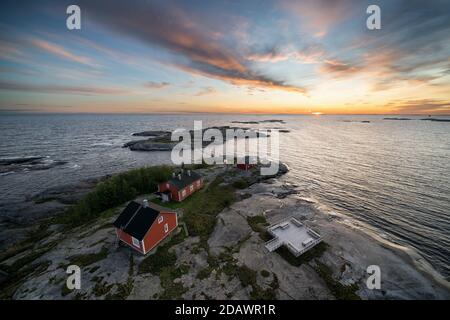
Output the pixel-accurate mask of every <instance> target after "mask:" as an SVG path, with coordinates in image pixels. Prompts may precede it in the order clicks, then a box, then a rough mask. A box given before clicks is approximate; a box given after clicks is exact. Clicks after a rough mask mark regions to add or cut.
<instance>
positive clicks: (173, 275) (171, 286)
mask: <svg viewBox="0 0 450 320" xmlns="http://www.w3.org/2000/svg"><path fill="white" fill-rule="evenodd" d="M188 271H189V266H187V265H181V266H179V267H177V268H176V267H175V266H171V267H169V268H165V269H164V270H162V272H161V274H160V275H159V279H160V280H161V287H163V288H164V291H163V292H162V293H161V296H160V297H159V298H160V299H179V298H181V295H182V294H183V293H185V292H186V291H187V288H185V287H184V286H183V284H182V283H181V282H178V283H175V282H174V280H175V279H177V278H180V277H181V276H182V275H183V274H186V273H187V272H188Z"/></svg>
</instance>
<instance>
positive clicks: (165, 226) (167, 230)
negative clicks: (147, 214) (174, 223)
mask: <svg viewBox="0 0 450 320" xmlns="http://www.w3.org/2000/svg"><path fill="white" fill-rule="evenodd" d="M164 232H165V233H167V232H169V224H168V223H166V224H165V225H164Z"/></svg>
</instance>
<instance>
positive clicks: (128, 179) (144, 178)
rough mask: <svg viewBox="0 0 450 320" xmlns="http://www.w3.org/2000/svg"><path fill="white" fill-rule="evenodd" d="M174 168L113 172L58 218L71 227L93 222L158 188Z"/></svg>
mask: <svg viewBox="0 0 450 320" xmlns="http://www.w3.org/2000/svg"><path fill="white" fill-rule="evenodd" d="M172 170H173V169H172V168H171V167H169V166H154V167H147V168H141V169H134V170H130V171H127V172H124V173H121V174H118V175H115V176H112V177H111V178H108V179H106V180H105V181H103V182H100V183H99V184H98V185H97V186H96V187H95V188H94V190H92V191H91V192H89V193H88V194H87V195H86V196H85V197H84V198H83V199H82V200H80V201H79V202H78V203H77V204H76V205H74V206H72V207H70V208H69V209H68V210H67V211H66V212H65V213H64V214H63V215H61V216H60V217H58V218H56V221H55V222H57V223H58V222H59V223H64V224H66V225H68V226H70V227H74V226H79V225H82V224H83V223H86V222H89V221H91V220H93V219H95V218H97V217H99V215H100V214H101V213H102V212H104V211H105V210H108V209H110V208H113V207H116V206H118V205H120V204H122V203H124V202H127V201H130V200H132V199H133V198H135V197H136V196H137V195H139V194H146V193H152V192H155V191H156V190H157V186H158V183H160V182H163V181H165V180H167V179H168V178H169V177H170V175H171V172H172Z"/></svg>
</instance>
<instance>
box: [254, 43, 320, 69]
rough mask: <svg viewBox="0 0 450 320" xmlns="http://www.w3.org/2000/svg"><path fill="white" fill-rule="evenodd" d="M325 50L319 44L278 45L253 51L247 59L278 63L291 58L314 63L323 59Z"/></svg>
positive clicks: (300, 61)
mask: <svg viewBox="0 0 450 320" xmlns="http://www.w3.org/2000/svg"><path fill="white" fill-rule="evenodd" d="M324 56H325V52H324V51H323V50H322V48H321V47H320V46H318V45H312V44H311V45H307V46H304V47H303V48H301V49H299V50H298V49H295V48H290V47H289V46H288V47H286V48H279V47H277V46H273V47H270V48H268V49H265V50H262V51H259V52H254V53H251V54H249V55H248V56H247V60H250V61H257V62H271V63H276V62H280V61H286V60H291V61H293V62H297V63H302V64H314V63H319V62H320V61H322V60H323V58H324Z"/></svg>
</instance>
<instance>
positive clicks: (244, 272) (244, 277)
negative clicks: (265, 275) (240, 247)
mask: <svg viewBox="0 0 450 320" xmlns="http://www.w3.org/2000/svg"><path fill="white" fill-rule="evenodd" d="M237 276H238V278H239V280H240V281H241V283H242V285H243V286H244V287H247V286H254V285H256V276H257V273H256V271H255V270H252V269H250V268H249V267H247V266H246V265H243V266H242V267H238V268H237Z"/></svg>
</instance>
